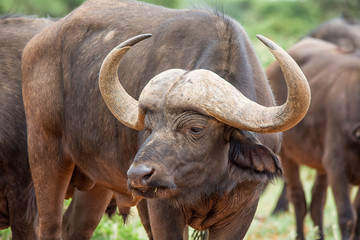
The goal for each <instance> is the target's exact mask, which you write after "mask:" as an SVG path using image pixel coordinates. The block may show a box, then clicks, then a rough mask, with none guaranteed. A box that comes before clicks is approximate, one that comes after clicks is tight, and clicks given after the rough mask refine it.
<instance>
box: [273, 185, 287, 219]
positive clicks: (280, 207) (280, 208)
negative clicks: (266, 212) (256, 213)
mask: <svg viewBox="0 0 360 240" xmlns="http://www.w3.org/2000/svg"><path fill="white" fill-rule="evenodd" d="M288 210H289V200H288V197H287V191H286V184H285V183H284V185H283V189H282V191H281V194H280V196H279V199H278V201H277V203H276V206H275V208H274V210H273V212H272V213H271V214H272V215H276V214H279V213H283V212H287V211H288Z"/></svg>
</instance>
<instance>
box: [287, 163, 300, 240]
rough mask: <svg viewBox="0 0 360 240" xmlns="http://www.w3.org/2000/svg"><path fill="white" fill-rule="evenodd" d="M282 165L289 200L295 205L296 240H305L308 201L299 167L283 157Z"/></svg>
mask: <svg viewBox="0 0 360 240" xmlns="http://www.w3.org/2000/svg"><path fill="white" fill-rule="evenodd" d="M282 165H283V169H284V173H285V179H286V186H287V191H288V196H289V200H290V201H291V202H292V203H293V204H294V209H295V217H296V235H297V236H296V239H297V240H303V239H305V236H304V218H305V215H306V200H305V193H304V190H303V186H302V184H301V180H300V174H299V166H298V165H297V164H296V163H295V162H293V161H292V160H291V159H289V158H284V157H282Z"/></svg>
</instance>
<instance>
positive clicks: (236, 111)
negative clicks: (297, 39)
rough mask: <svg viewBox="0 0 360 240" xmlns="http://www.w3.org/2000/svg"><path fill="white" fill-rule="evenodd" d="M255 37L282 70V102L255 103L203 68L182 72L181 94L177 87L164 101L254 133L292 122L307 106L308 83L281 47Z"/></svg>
mask: <svg viewBox="0 0 360 240" xmlns="http://www.w3.org/2000/svg"><path fill="white" fill-rule="evenodd" d="M257 37H258V38H259V39H260V40H261V41H262V42H263V43H264V44H265V45H266V46H267V47H268V48H269V49H270V51H271V53H272V54H273V55H274V56H275V58H276V59H277V61H278V63H279V65H280V68H281V69H282V71H283V73H284V76H285V80H286V83H287V87H288V98H287V101H286V102H285V103H284V104H283V105H281V106H273V107H265V106H262V105H259V104H258V103H256V102H254V101H251V100H250V99H248V98H247V97H245V96H244V95H243V94H242V93H241V92H240V91H238V90H237V89H236V88H235V87H234V86H233V85H231V84H230V83H229V82H227V81H226V80H224V79H222V78H221V77H220V76H218V75H217V74H215V73H213V72H211V71H208V70H204V69H198V70H194V71H191V72H188V73H187V74H185V76H184V78H183V81H181V94H180V90H179V89H177V90H176V91H173V92H174V93H173V94H170V95H168V102H169V103H170V102H172V103H173V104H174V106H175V107H179V108H180V109H182V108H188V109H189V108H191V109H193V110H195V111H198V112H203V113H204V114H207V115H210V116H213V117H214V118H216V119H217V120H219V121H220V122H223V123H225V124H227V125H230V126H233V127H236V128H239V129H243V130H248V131H253V132H258V133H275V132H281V131H286V130H288V129H290V128H292V127H293V126H295V125H296V124H297V123H298V122H299V121H300V120H301V119H302V118H303V117H304V116H305V114H306V112H307V110H308V108H309V105H310V88H309V84H308V82H307V80H306V78H305V76H304V74H303V73H302V71H301V70H300V68H299V66H298V65H297V64H296V63H295V61H294V60H293V59H292V58H291V57H290V56H289V55H288V54H287V53H286V52H285V51H284V50H283V49H281V48H280V47H279V46H277V45H276V44H275V43H273V42H272V41H270V40H269V39H267V38H265V37H262V36H257ZM179 84H180V83H179ZM209 86H211V87H209ZM144 90H145V89H144Z"/></svg>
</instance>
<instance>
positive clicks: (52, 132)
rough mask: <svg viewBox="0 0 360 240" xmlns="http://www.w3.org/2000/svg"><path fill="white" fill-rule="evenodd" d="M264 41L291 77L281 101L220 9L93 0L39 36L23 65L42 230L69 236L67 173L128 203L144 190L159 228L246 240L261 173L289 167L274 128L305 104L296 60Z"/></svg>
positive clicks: (295, 117) (291, 120)
mask: <svg viewBox="0 0 360 240" xmlns="http://www.w3.org/2000/svg"><path fill="white" fill-rule="evenodd" d="M147 32H149V33H152V35H153V37H151V38H149V39H147V40H144V41H142V42H141V43H138V44H137V45H136V46H135V47H134V48H133V49H131V51H129V52H128V53H127V54H126V55H125V56H123V55H124V54H125V52H126V51H127V50H129V49H130V47H131V46H132V45H134V44H135V43H136V42H138V41H140V40H142V39H144V38H147V37H149V35H140V36H137V37H135V38H131V37H133V36H136V35H139V34H142V33H147ZM129 38H131V39H130V40H128V41H125V40H127V39H129ZM260 38H261V40H262V41H263V42H264V43H265V44H266V45H268V47H269V49H270V50H271V52H272V53H273V54H274V55H275V56H276V58H277V59H278V61H279V62H280V64H281V65H282V68H283V70H284V71H285V73H286V75H287V83H288V86H289V91H290V94H289V100H288V101H287V102H286V104H284V105H283V106H280V107H275V106H274V100H273V95H272V93H271V90H270V87H269V85H268V82H267V80H266V78H265V74H264V72H263V70H262V68H261V65H260V64H259V62H258V60H257V58H256V56H255V53H254V50H253V48H252V47H251V44H250V41H249V39H248V37H247V36H246V34H245V32H244V30H243V29H242V27H241V26H240V25H239V24H238V23H237V22H235V21H234V20H232V19H230V18H228V17H226V16H224V15H223V14H221V13H216V12H213V11H207V10H172V9H166V8H163V7H157V6H153V5H148V4H144V3H139V2H135V1H127V0H123V1H114V0H105V1H98V0H89V1H86V2H85V3H84V4H82V5H81V6H80V7H79V8H77V9H75V10H74V11H73V12H72V13H70V14H69V15H68V16H66V17H64V18H63V19H61V20H59V21H57V22H56V23H54V24H53V25H52V26H51V27H49V28H47V29H46V30H45V31H42V32H41V33H40V34H38V35H37V36H35V37H34V38H33V39H32V40H31V41H30V42H29V43H28V44H27V46H26V48H25V50H24V54H23V62H22V71H23V98H24V105H25V113H26V118H27V119H26V120H27V127H28V152H29V162H30V168H31V172H32V176H33V182H34V187H35V192H36V200H37V204H38V211H39V237H40V239H61V214H62V204H63V199H64V197H65V195H66V191H67V189H68V186H69V184H74V185H75V186H76V187H77V188H81V189H82V190H87V189H91V188H92V187H93V185H94V183H97V184H99V185H100V186H103V187H106V188H108V189H111V190H113V191H115V192H116V193H117V200H118V204H119V205H122V206H125V207H129V206H132V205H135V204H136V203H137V202H138V201H139V200H140V199H142V198H143V197H146V198H149V200H147V201H148V204H147V207H148V209H149V215H150V223H151V231H152V235H153V237H154V238H155V239H182V235H183V231H184V227H185V225H186V224H188V225H190V226H192V227H194V228H196V229H198V230H204V229H209V236H210V239H241V238H243V236H244V235H245V233H246V230H247V229H248V227H249V225H250V223H251V220H252V218H253V216H254V213H255V210H256V206H257V202H258V198H259V194H260V192H261V190H262V188H263V186H264V184H265V183H266V182H267V181H269V179H271V178H273V177H274V176H277V175H280V174H281V169H280V165H279V162H278V159H277V157H276V153H278V151H279V149H280V134H279V133H278V132H280V131H284V130H286V129H288V128H290V127H292V126H294V125H295V124H296V123H297V122H298V121H300V120H301V119H302V117H303V116H304V115H305V113H306V111H307V108H308V104H309V101H310V96H309V93H310V90H309V89H308V85H307V81H306V80H305V78H304V76H303V75H302V73H301V71H300V69H299V68H298V67H297V65H296V64H295V63H294V62H293V60H292V59H291V58H290V57H289V56H288V55H287V54H286V52H285V51H283V50H282V49H280V48H279V47H277V46H276V45H275V44H274V43H272V42H271V41H269V40H267V39H265V38H263V37H260ZM122 41H125V42H124V43H123V44H121V45H120V46H119V48H117V49H115V50H113V51H111V53H110V55H109V56H108V57H107V58H106V60H105V61H104V63H102V62H103V60H104V59H105V57H106V56H107V54H108V53H109V52H110V50H111V49H113V48H114V47H115V46H117V45H118V44H119V43H120V42H122ZM101 66H102V67H101ZM100 67H101V71H100ZM99 72H100V73H99ZM117 73H118V77H119V79H121V84H122V86H123V88H122V87H121V86H120V85H119V84H118V81H117V79H118V78H117ZM99 75H100V88H101V93H102V94H101V93H100V88H99V81H98V79H99ZM150 79H152V80H150ZM224 79H226V81H225V80H224ZM108 80H110V82H109V81H108ZM119 92H120V93H121V94H120V95H118V93H119ZM126 92H127V93H129V94H130V95H128V94H127V93H126ZM140 94H141V95H140ZM139 96H140V98H139ZM102 97H104V98H105V101H104V100H103V99H102ZM134 99H139V102H138V101H136V100H134ZM105 102H106V104H107V105H108V106H109V107H110V109H111V111H112V112H113V113H114V114H115V116H116V117H117V118H119V120H120V121H121V122H122V123H124V124H122V123H121V122H119V121H118V120H117V119H116V118H115V117H114V116H113V115H112V114H111V112H110V111H109V109H108V107H107V105H106V104H105ZM132 128H134V129H135V130H143V129H145V131H141V132H138V131H135V130H134V129H132ZM265 133H273V134H265ZM133 159H134V160H133ZM130 165H131V167H130ZM129 167H130V169H129ZM74 169H75V171H76V175H77V176H81V177H80V178H81V179H82V181H71V178H72V175H73V172H74ZM128 186H129V188H130V190H129V189H128Z"/></svg>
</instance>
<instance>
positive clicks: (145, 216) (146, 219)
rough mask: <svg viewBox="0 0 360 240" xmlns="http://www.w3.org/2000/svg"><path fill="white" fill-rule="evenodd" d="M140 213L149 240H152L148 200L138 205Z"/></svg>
mask: <svg viewBox="0 0 360 240" xmlns="http://www.w3.org/2000/svg"><path fill="white" fill-rule="evenodd" d="M136 207H137V209H138V213H139V216H140V219H141V223H142V225H143V226H144V228H145V231H146V233H147V235H148V237H149V240H152V239H153V237H152V233H151V226H150V216H149V210H148V207H147V202H146V199H143V200H141V201H140V202H139V203H138V204H137V205H136Z"/></svg>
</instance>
